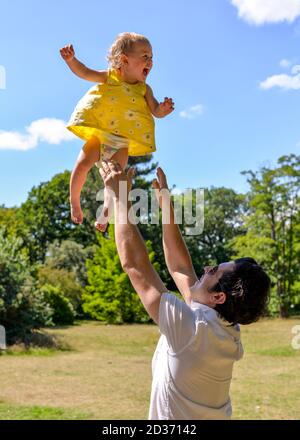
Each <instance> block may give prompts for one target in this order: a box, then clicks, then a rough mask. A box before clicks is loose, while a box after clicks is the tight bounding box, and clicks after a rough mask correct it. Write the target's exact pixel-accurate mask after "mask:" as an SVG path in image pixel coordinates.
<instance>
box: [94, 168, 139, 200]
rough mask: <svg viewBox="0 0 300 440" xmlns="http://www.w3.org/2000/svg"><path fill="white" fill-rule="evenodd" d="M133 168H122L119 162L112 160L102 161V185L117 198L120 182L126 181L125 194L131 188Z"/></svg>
mask: <svg viewBox="0 0 300 440" xmlns="http://www.w3.org/2000/svg"><path fill="white" fill-rule="evenodd" d="M134 172H135V170H134V168H132V167H131V168H129V170H128V172H127V173H126V172H125V171H123V170H122V168H121V166H120V164H118V162H115V161H114V160H109V161H107V162H106V161H103V162H102V168H100V174H101V177H102V179H103V182H104V185H105V187H106V188H107V189H109V190H110V191H112V193H113V196H114V197H116V198H119V195H120V182H126V189H127V195H128V193H129V191H130V190H131V186H132V178H133V176H134Z"/></svg>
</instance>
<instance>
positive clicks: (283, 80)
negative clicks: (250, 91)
mask: <svg viewBox="0 0 300 440" xmlns="http://www.w3.org/2000/svg"><path fill="white" fill-rule="evenodd" d="M259 86H260V88H261V89H264V90H267V89H272V88H273V87H279V88H281V89H285V90H299V89H300V65H299V64H297V65H295V66H293V67H292V69H291V75H287V74H285V73H282V74H280V75H272V76H269V77H268V78H267V79H266V80H264V81H262V82H261V83H260V85H259Z"/></svg>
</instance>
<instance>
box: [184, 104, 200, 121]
mask: <svg viewBox="0 0 300 440" xmlns="http://www.w3.org/2000/svg"><path fill="white" fill-rule="evenodd" d="M203 112H204V106H203V105H202V104H196V105H192V106H191V107H189V108H187V109H185V110H182V111H181V112H179V116H180V117H181V118H186V119H195V118H196V117H197V116H200V115H202V114H203Z"/></svg>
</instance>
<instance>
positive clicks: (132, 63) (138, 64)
mask: <svg viewBox="0 0 300 440" xmlns="http://www.w3.org/2000/svg"><path fill="white" fill-rule="evenodd" d="M152 56H153V55H152V47H151V46H150V45H149V44H147V43H136V44H135V45H134V47H133V51H132V52H130V53H129V54H128V55H127V56H126V59H127V63H126V64H125V66H124V71H125V73H126V75H127V76H128V77H129V78H130V79H132V80H135V81H142V82H145V81H146V79H147V76H148V74H149V72H150V70H151V69H152Z"/></svg>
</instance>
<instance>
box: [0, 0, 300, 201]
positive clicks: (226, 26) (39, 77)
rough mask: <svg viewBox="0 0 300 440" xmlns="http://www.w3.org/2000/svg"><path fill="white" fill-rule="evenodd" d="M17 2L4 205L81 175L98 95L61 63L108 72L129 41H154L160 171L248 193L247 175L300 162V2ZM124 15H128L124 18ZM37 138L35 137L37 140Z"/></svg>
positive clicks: (10, 20)
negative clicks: (87, 113) (168, 105)
mask: <svg viewBox="0 0 300 440" xmlns="http://www.w3.org/2000/svg"><path fill="white" fill-rule="evenodd" d="M110 4H111V2H107V1H105V2H104V1H100V0H99V1H96V0H86V1H85V2H82V1H80V0H51V1H50V0H44V1H42V2H41V1H39V0H26V2H25V1H23V0H11V1H9V2H2V3H1V5H0V66H2V67H0V204H5V205H6V206H13V205H20V204H21V203H22V202H23V201H25V200H26V197H27V193H28V191H29V190H30V189H31V188H32V186H34V185H38V184H39V183H40V182H45V181H47V180H49V179H51V177H52V176H53V175H55V174H57V173H59V172H62V171H64V170H65V169H70V170H71V169H72V167H73V165H74V162H75V160H76V157H77V155H78V152H79V151H80V148H81V147H82V141H81V140H80V139H76V138H72V139H67V136H68V132H67V130H64V122H63V121H67V120H68V118H69V116H70V114H71V112H72V110H73V108H74V106H75V104H76V103H77V101H78V100H79V99H80V98H81V96H82V95H83V94H84V93H85V92H86V91H87V90H88V89H89V88H90V87H91V86H92V85H93V83H90V82H86V81H84V80H81V79H79V78H77V77H75V76H74V75H73V74H72V72H71V71H70V70H69V69H68V68H67V66H66V65H65V63H64V61H63V60H62V59H61V58H60V55H59V49H60V48H61V47H62V46H64V45H65V44H67V43H69V42H71V43H73V45H74V48H75V51H76V56H77V57H78V58H79V59H80V60H81V61H82V62H84V63H85V64H86V65H88V66H89V67H91V68H94V69H105V68H106V67H107V63H106V60H105V57H106V54H107V50H108V48H109V46H110V45H111V43H112V42H113V40H114V38H115V36H116V35H117V34H118V33H120V32H124V31H134V32H138V33H142V34H144V35H146V36H147V37H148V38H149V39H150V41H151V43H152V46H153V52H154V67H153V69H152V72H151V74H150V75H149V77H148V83H149V84H150V85H151V87H152V89H153V91H154V94H155V95H156V97H157V99H162V98H164V96H170V97H172V98H173V100H174V101H175V111H174V112H173V113H172V114H171V115H170V116H168V117H166V118H164V119H161V120H157V122H156V141H157V152H156V153H155V157H154V158H155V160H157V161H158V162H159V164H160V165H161V166H162V167H163V168H164V169H165V171H166V173H167V176H168V179H169V182H170V183H171V184H175V185H177V186H178V187H179V188H180V189H185V188H188V187H195V188H196V187H201V188H202V187H206V186H211V185H214V186H226V187H231V188H234V189H235V190H237V191H241V192H244V191H246V190H247V184H246V181H245V177H243V176H242V175H241V174H240V172H241V171H242V170H246V169H252V170H257V169H258V168H259V167H260V166H262V165H267V164H270V165H273V164H275V163H276V160H277V159H278V157H279V156H281V155H283V154H290V153H296V154H299V150H300V125H299V120H300V106H299V94H300V73H299V72H300V67H299V65H300V54H299V43H300V18H299V17H300V0H299V1H298V0H256V2H253V1H252V0H186V1H185V2H183V1H182V0H173V1H172V2H171V1H162V0H159V1H158V0H152V1H151V2H141V1H136V0H134V1H130V0H128V1H127V2H126V3H125V2H124V1H123V0H115V1H114V2H113V7H112V6H110ZM114 11H117V12H114ZM28 127H29V128H28Z"/></svg>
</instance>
